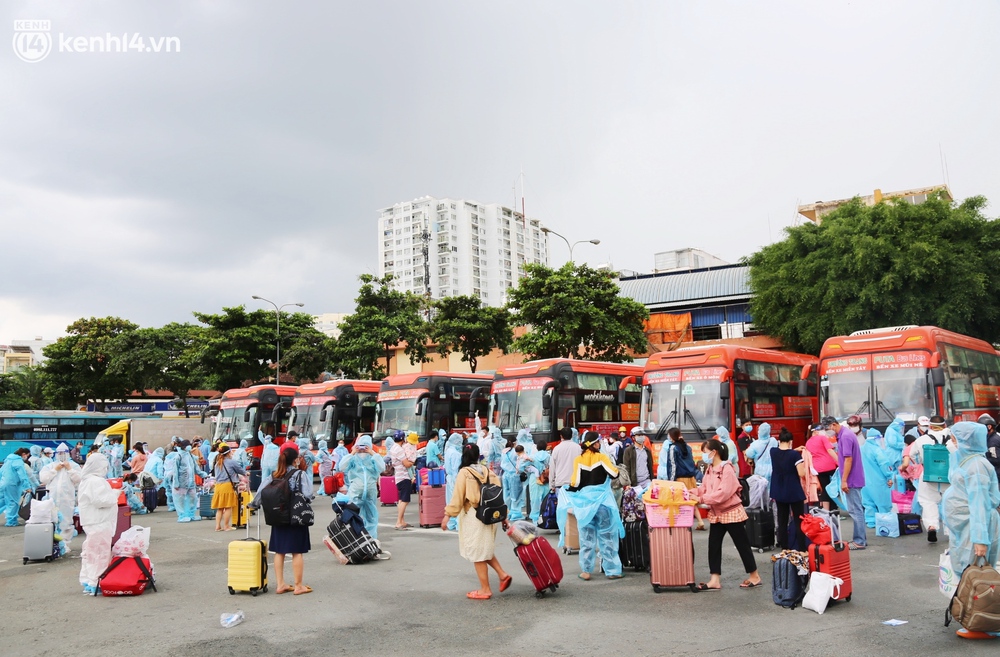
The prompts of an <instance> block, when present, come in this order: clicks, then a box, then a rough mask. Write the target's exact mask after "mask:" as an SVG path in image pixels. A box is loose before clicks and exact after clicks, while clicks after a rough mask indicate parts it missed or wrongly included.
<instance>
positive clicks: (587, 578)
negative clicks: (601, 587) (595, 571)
mask: <svg viewBox="0 0 1000 657" xmlns="http://www.w3.org/2000/svg"><path fill="white" fill-rule="evenodd" d="M577 577H579V578H580V579H582V580H583V581H585V582H589V581H590V573H580V574H579V575H577Z"/></svg>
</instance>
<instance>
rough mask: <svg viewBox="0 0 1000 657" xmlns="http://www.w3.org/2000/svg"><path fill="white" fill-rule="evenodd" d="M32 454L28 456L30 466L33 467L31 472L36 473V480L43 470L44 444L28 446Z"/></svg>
mask: <svg viewBox="0 0 1000 657" xmlns="http://www.w3.org/2000/svg"><path fill="white" fill-rule="evenodd" d="M28 451H29V452H31V454H30V455H29V456H28V466H30V467H31V474H32V475H34V477H35V480H37V479H38V473H39V472H41V471H42V464H41V463H40V461H41V460H42V446H41V445H32V446H31V447H29V448H28Z"/></svg>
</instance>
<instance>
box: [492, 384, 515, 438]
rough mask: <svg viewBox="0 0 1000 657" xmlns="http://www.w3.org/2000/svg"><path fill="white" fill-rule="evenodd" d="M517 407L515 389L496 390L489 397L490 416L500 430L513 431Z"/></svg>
mask: <svg viewBox="0 0 1000 657" xmlns="http://www.w3.org/2000/svg"><path fill="white" fill-rule="evenodd" d="M516 407H517V391H516V390H507V391H504V392H498V393H496V394H494V395H493V396H492V397H491V398H490V417H491V418H493V424H495V425H496V426H497V427H498V428H499V429H500V430H501V431H514V427H515V426H516V424H515V419H516V417H515V415H514V410H515V408H516Z"/></svg>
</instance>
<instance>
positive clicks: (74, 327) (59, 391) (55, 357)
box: [44, 317, 138, 409]
mask: <svg viewBox="0 0 1000 657" xmlns="http://www.w3.org/2000/svg"><path fill="white" fill-rule="evenodd" d="M137 328H138V326H137V325H135V324H133V323H132V322H130V321H128V320H125V319H121V318H119V317H100V318H98V317H91V318H90V319H78V320H77V321H75V322H73V323H72V324H70V325H69V326H68V327H67V328H66V332H67V333H68V335H67V336H66V337H63V338H59V339H58V340H56V341H55V342H54V343H53V344H50V345H49V346H47V347H45V349H44V353H45V356H46V358H48V361H46V363H45V374H46V376H45V379H46V383H45V385H46V392H47V393H48V394H49V396H50V397H51V398H52V399H53V400H54V401H55V402H56V403H57V404H58V405H60V406H63V407H72V406H74V405H75V404H78V403H81V402H84V401H86V400H88V399H93V400H94V401H95V402H97V405H98V408H99V409H103V408H104V402H106V401H108V400H115V399H122V398H125V397H127V396H128V394H129V393H130V392H131V391H132V390H134V389H135V388H136V387H137V381H136V377H134V376H132V374H131V373H112V372H110V371H109V368H110V365H111V361H112V360H113V357H114V355H115V344H116V340H117V338H118V337H119V336H121V335H123V334H125V333H130V332H132V331H135V330H136V329H137Z"/></svg>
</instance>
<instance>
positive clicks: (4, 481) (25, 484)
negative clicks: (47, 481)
mask: <svg viewBox="0 0 1000 657" xmlns="http://www.w3.org/2000/svg"><path fill="white" fill-rule="evenodd" d="M30 472H31V468H30V467H29V466H28V464H26V463H25V462H24V459H23V458H21V455H20V454H8V455H7V458H5V459H4V461H3V467H2V468H0V504H2V508H3V511H4V514H5V515H6V516H7V526H8V527H17V512H18V510H19V509H20V507H21V495H23V494H24V491H26V490H34V488H35V484H34V483H32V480H31V476H30V474H29V473H30Z"/></svg>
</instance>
